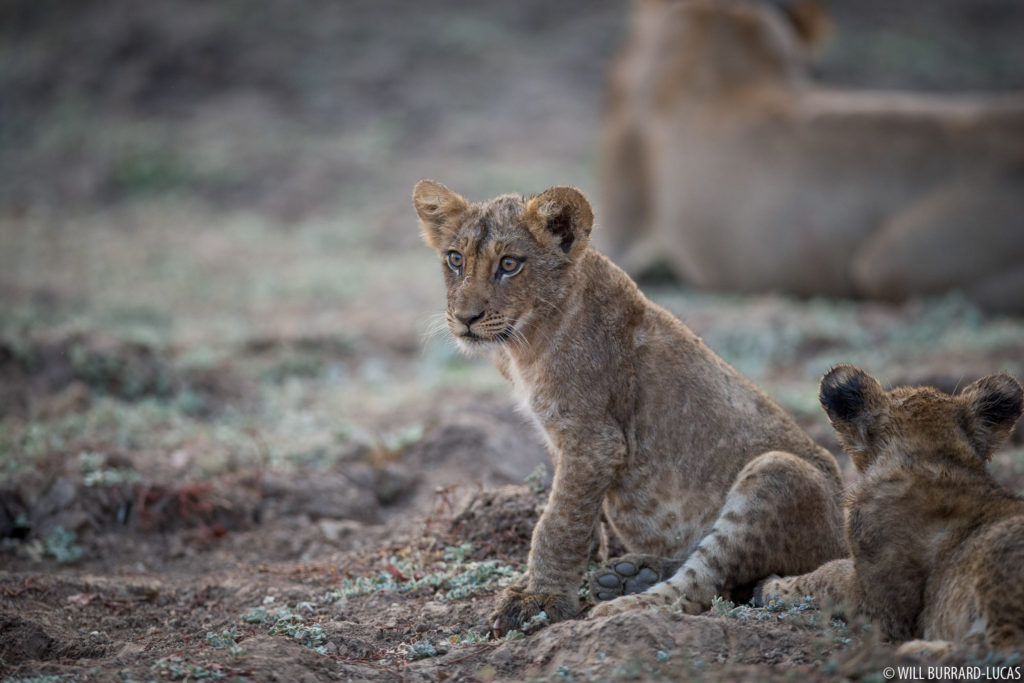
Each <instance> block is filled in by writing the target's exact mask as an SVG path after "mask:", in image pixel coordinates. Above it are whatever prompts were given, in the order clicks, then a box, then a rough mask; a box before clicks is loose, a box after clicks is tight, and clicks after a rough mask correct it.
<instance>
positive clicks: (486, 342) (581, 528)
mask: <svg viewBox="0 0 1024 683" xmlns="http://www.w3.org/2000/svg"><path fill="white" fill-rule="evenodd" d="M414 199H415V202H416V206H417V210H418V212H419V216H420V219H421V222H422V224H423V227H424V236H425V238H426V240H427V242H428V243H429V244H430V245H431V246H433V247H434V248H435V249H437V250H438V252H439V253H441V254H442V256H444V258H445V261H446V265H445V273H446V279H447V283H448V306H447V318H448V322H449V327H450V328H451V330H452V332H453V334H454V335H455V337H456V341H458V342H459V345H460V346H461V347H463V348H464V349H465V350H468V351H474V350H482V351H485V352H487V353H489V354H490V355H491V357H492V359H493V360H494V362H495V364H496V365H497V367H498V368H499V369H500V370H501V372H502V373H503V374H504V375H505V376H506V377H508V378H509V380H511V382H512V384H513V387H514V389H515V393H516V395H517V396H518V397H519V399H520V400H521V402H522V404H523V406H524V408H525V409H526V412H527V413H528V414H529V415H531V416H532V417H533V418H534V420H535V421H536V422H537V423H538V426H539V427H540V428H541V431H542V433H543V434H544V436H545V438H546V440H547V443H548V446H549V450H550V451H551V454H552V457H553V460H554V464H555V476H554V483H553V487H552V493H551V498H550V500H549V502H548V505H547V507H546V508H545V511H544V514H543V515H542V517H541V519H540V521H539V522H538V524H537V527H536V529H535V531H534V535H533V540H532V544H531V549H530V558H529V571H528V574H527V577H526V580H525V582H524V584H523V585H521V586H517V587H513V588H512V589H510V590H509V591H508V592H507V593H506V595H505V596H503V598H502V601H501V602H500V604H499V607H498V609H497V611H496V613H495V619H496V623H497V626H498V628H499V629H500V630H505V629H510V628H516V627H518V626H519V625H521V624H522V623H523V622H524V621H525V620H526V619H528V618H529V617H531V616H533V615H534V614H536V613H538V612H539V611H541V610H543V611H545V612H546V613H547V615H548V617H549V618H551V619H552V620H558V619H564V618H567V617H570V616H572V615H574V614H575V613H576V611H577V598H576V593H577V589H578V586H579V581H580V578H581V576H582V573H583V570H584V567H585V565H586V562H587V559H588V554H589V550H590V547H591V543H592V540H593V538H594V532H595V527H596V525H597V524H598V520H599V517H600V515H601V512H602V510H603V512H604V514H605V516H606V517H607V519H608V520H609V521H610V523H611V525H612V527H613V528H614V530H615V531H616V533H617V534H618V536H619V537H620V539H621V540H622V541H623V542H624V543H625V545H626V547H627V548H628V549H629V550H630V551H631V552H632V553H636V554H637V556H636V557H634V558H633V560H634V563H636V562H640V563H641V564H644V563H646V564H644V566H645V568H647V569H648V571H649V572H650V571H652V568H653V572H654V573H659V571H660V569H661V566H660V565H659V564H658V558H664V559H666V560H669V559H672V560H677V561H681V562H682V567H680V568H679V571H678V572H677V573H676V574H675V575H674V576H672V577H670V578H669V577H667V576H661V575H659V577H658V578H669V580H668V581H667V582H664V583H660V584H658V585H657V586H655V587H654V588H653V589H652V590H651V591H648V592H647V593H644V594H642V595H641V596H629V597H625V598H622V599H620V600H615V601H612V602H607V603H605V604H603V605H601V606H600V607H599V610H600V611H601V612H603V613H610V612H615V611H618V610H621V609H625V608H628V607H631V606H635V605H637V604H638V600H639V601H641V602H663V603H667V602H674V601H676V600H680V599H683V600H684V601H685V602H684V607H685V608H686V609H688V610H689V611H700V610H702V609H705V608H706V607H707V606H708V605H709V604H710V601H711V598H712V597H713V596H714V595H716V594H724V595H728V594H729V593H730V591H732V590H733V589H735V588H737V587H739V586H741V585H744V584H750V583H751V582H754V581H757V580H759V579H760V578H763V577H764V576H765V575H767V574H770V573H772V572H777V573H783V574H792V573H798V572H801V571H806V570H808V569H810V568H812V567H814V566H817V565H818V564H820V563H821V562H823V561H825V560H828V559H831V558H833V557H839V556H841V555H842V554H844V551H843V547H842V544H841V541H840V529H841V520H840V517H839V512H838V503H837V501H838V496H839V489H840V477H839V472H838V468H837V467H836V463H835V460H834V459H833V457H832V456H831V454H829V453H828V452H827V451H824V450H823V449H821V448H820V447H818V446H817V445H815V444H814V443H813V442H812V441H811V439H810V438H809V437H808V436H807V435H806V434H804V433H803V432H802V431H801V430H800V429H799V428H798V427H797V426H796V424H795V423H794V422H793V421H792V420H791V419H790V418H789V417H788V416H787V415H786V414H785V413H784V412H783V411H782V410H781V409H780V408H779V407H778V406H776V405H775V404H774V403H772V402H771V401H770V400H769V399H768V398H767V397H766V396H765V395H764V394H763V393H762V392H760V391H759V390H758V389H757V388H756V387H754V386H753V385H752V384H751V383H750V382H749V381H748V380H746V379H745V378H743V377H742V376H741V375H740V374H739V373H738V372H737V371H736V370H734V369H733V368H732V367H730V366H729V365H728V364H727V363H725V362H724V361H723V360H722V359H721V358H719V357H718V356H717V355H715V354H714V353H713V352H712V351H711V350H710V349H708V348H707V347H706V346H705V345H704V344H703V342H702V341H701V340H700V339H699V338H697V337H696V336H695V335H694V334H693V333H692V332H691V331H690V330H688V329H687V328H686V327H685V326H684V325H683V324H682V323H681V322H679V321H678V320H677V319H676V318H674V317H673V316H672V315H671V314H670V313H668V312H667V311H665V310H664V309H662V308H660V307H658V306H656V305H655V304H653V303H651V302H650V301H648V300H647V299H646V298H645V297H644V296H643V294H641V292H640V291H639V289H637V287H636V285H635V284H634V283H633V282H632V280H630V278H629V277H628V276H627V275H626V274H625V273H624V272H623V271H621V270H619V269H618V268H617V267H616V266H615V265H614V264H612V263H611V262H610V261H608V260H607V259H606V258H604V257H603V256H601V255H600V254H598V253H597V252H595V251H593V250H592V249H590V248H589V247H588V246H587V243H588V241H589V236H590V228H591V221H592V214H591V211H590V206H589V204H588V203H587V201H586V199H585V198H584V197H583V196H582V194H580V193H579V192H578V191H577V190H574V189H572V188H552V189H551V190H549V191H547V192H545V193H543V194H542V195H540V196H538V197H535V198H532V199H529V200H527V199H524V198H522V197H517V196H512V195H506V196H503V197H499V198H497V199H495V200H492V201H491V202H488V203H483V204H469V203H467V202H465V200H463V199H462V198H461V197H459V196H458V195H455V194H454V193H452V192H451V191H450V190H447V188H444V187H443V186H441V185H438V184H437V183H432V182H429V181H421V183H420V184H418V185H417V187H416V192H415V194H414ZM638 557H643V558H646V560H644V561H642V562H641V561H640V560H638V559H637V558H638ZM677 565H678V562H677ZM665 573H666V574H667V572H665ZM613 574H614V573H613V572H609V573H606V574H605V575H604V583H602V584H601V586H604V587H606V588H608V590H609V591H611V592H612V593H614V594H622V593H627V592H630V587H629V586H627V585H625V584H626V583H627V581H626V579H628V578H629V576H630V575H628V573H627V575H626V576H625V577H624V579H623V581H622V582H621V583H622V585H619V584H616V585H615V586H611V587H609V583H611V582H612V581H611V580H610V579H612V580H616V581H617V580H618V579H616V578H615V577H614V576H613ZM647 585H649V583H648V584H647ZM643 587H646V585H644V586H643ZM684 596H685V598H684ZM605 597H611V595H608V596H605Z"/></svg>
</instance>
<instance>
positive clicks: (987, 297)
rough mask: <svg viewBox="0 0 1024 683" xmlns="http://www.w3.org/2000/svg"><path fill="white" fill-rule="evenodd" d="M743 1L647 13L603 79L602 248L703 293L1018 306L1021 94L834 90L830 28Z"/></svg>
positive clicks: (647, 6)
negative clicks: (829, 79)
mask: <svg viewBox="0 0 1024 683" xmlns="http://www.w3.org/2000/svg"><path fill="white" fill-rule="evenodd" d="M814 6H815V5H814V3H813V0H805V1H804V2H802V3H800V5H799V6H798V7H795V8H791V10H792V11H791V13H790V15H789V16H787V15H786V14H785V13H784V12H782V11H780V10H778V9H776V8H774V7H772V6H770V5H769V3H756V2H746V1H743V0H676V1H668V0H662V1H658V0H647V1H646V2H640V3H637V10H636V15H635V22H634V27H633V30H632V34H631V36H630V38H629V40H628V41H627V43H626V45H625V46H624V48H623V50H622V52H621V53H620V55H619V57H618V59H617V60H616V61H615V63H614V65H613V67H612V70H611V74H610V79H609V86H608V104H607V114H606V117H605V124H604V133H603V135H604V139H603V143H602V144H603V152H602V158H603V178H602V205H603V208H604V211H605V214H604V215H605V224H606V226H607V232H606V233H605V235H604V237H605V238H606V239H605V241H604V243H603V244H601V245H600V246H601V248H602V250H603V251H604V252H605V253H607V254H608V255H609V256H610V257H611V258H612V259H613V260H615V261H616V263H619V264H620V265H622V266H623V267H624V268H625V269H626V270H627V272H630V273H632V274H634V275H635V274H637V273H642V272H644V271H646V270H647V269H650V268H652V267H654V266H655V265H656V264H659V263H662V264H664V265H667V266H669V267H670V268H671V270H673V271H674V272H675V274H676V275H677V276H679V277H681V278H683V279H684V280H686V281H688V282H690V283H692V284H694V285H697V286H700V287H708V288H719V289H730V290H740V291H754V292H763V291H766V290H779V291H786V292H792V293H796V294H800V295H830V296H854V295H860V296H868V297H876V298H883V299H902V298H904V297H908V296H912V295H922V294H933V293H940V292H945V291H947V290H950V289H961V290H963V291H964V292H966V293H967V294H968V295H970V296H972V297H973V298H975V299H976V300H977V301H979V302H980V303H982V304H983V305H985V306H988V307H990V308H993V309H1000V310H1008V311H1024V232H1022V229H1021V223H1020V216H1021V215H1022V214H1024V192H1022V191H1021V188H1022V187H1024V94H1013V95H1004V96H996V95H992V96H982V95H969V94H961V95H924V94H915V93H899V92H893V93H882V92H867V91H852V90H847V91H839V90H827V89H825V88H822V87H820V86H816V85H815V84H814V83H812V82H810V80H809V79H808V77H807V62H808V55H809V53H810V52H811V49H810V48H811V47H813V45H814V44H816V43H817V42H820V39H821V35H822V33H823V32H825V31H826V29H827V25H828V24H827V19H826V18H825V17H823V12H822V11H821V10H820V9H819V11H817V12H816V11H814Z"/></svg>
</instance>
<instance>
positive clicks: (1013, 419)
mask: <svg viewBox="0 0 1024 683" xmlns="http://www.w3.org/2000/svg"><path fill="white" fill-rule="evenodd" d="M960 398H961V400H963V401H964V402H965V403H966V405H967V408H968V410H969V411H970V413H971V415H972V416H973V420H972V424H970V425H969V428H968V434H969V437H970V440H971V445H972V446H973V447H974V450H975V452H976V453H977V454H978V456H979V457H980V458H982V459H983V460H988V459H989V458H990V457H991V456H992V453H993V452H994V451H995V450H996V449H997V448H999V446H1000V445H1002V443H1003V441H1005V440H1006V437H1008V436H1009V435H1010V432H1012V431H1013V427H1014V425H1016V424H1017V420H1018V419H1020V416H1021V413H1022V412H1024V389H1021V386H1020V383H1019V382H1017V380H1015V379H1014V378H1013V377H1010V376H1009V375H1007V374H1006V373H1000V374H998V375H991V376H989V377H984V378H982V379H979V380H978V381H977V382H975V383H973V384H970V385H968V386H967V387H965V388H964V390H963V391H962V392H960Z"/></svg>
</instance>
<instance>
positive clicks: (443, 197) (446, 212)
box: [412, 180, 469, 251]
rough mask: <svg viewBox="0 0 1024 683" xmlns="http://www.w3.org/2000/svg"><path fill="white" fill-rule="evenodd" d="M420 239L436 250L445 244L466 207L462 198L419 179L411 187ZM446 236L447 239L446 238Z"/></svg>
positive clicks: (445, 188) (432, 182)
mask: <svg viewBox="0 0 1024 683" xmlns="http://www.w3.org/2000/svg"><path fill="white" fill-rule="evenodd" d="M412 203H413V204H414V205H415V206H416V215H418V216H419V217H420V227H421V234H422V235H423V241H424V242H426V243H427V244H429V245H430V246H432V247H433V248H434V249H437V250H438V251H440V250H442V249H444V248H445V246H447V244H448V241H449V239H450V238H451V236H452V235H453V234H454V233H455V230H456V229H457V227H458V219H459V217H460V216H462V214H463V213H465V211H466V209H467V208H469V204H467V203H466V200H465V199H463V198H462V197H460V196H459V195H457V194H456V193H454V192H452V191H451V190H449V189H448V188H447V187H445V186H444V185H442V184H441V183H435V182H434V181H433V180H421V181H419V182H418V183H416V187H414V188H413V190H412ZM446 238H447V239H446Z"/></svg>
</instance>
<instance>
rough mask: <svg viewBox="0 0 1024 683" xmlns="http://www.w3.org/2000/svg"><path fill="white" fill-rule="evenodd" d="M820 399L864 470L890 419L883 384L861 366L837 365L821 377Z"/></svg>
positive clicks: (853, 456) (855, 461)
mask: <svg viewBox="0 0 1024 683" xmlns="http://www.w3.org/2000/svg"><path fill="white" fill-rule="evenodd" d="M818 400H819V401H821V405H822V407H823V408H824V409H825V412H826V413H827V414H828V419H829V421H830V422H831V423H832V427H834V428H835V430H836V433H837V434H838V435H839V440H840V441H841V442H842V444H843V446H844V447H845V448H846V450H847V452H848V453H849V454H850V458H851V459H852V460H853V464H854V465H855V466H856V467H857V469H858V470H861V471H863V470H864V468H865V467H867V466H868V465H870V464H871V461H872V460H873V459H874V456H875V453H874V452H873V448H874V446H875V441H876V438H877V436H878V434H879V432H880V430H881V429H882V428H884V427H885V424H886V422H887V419H888V411H887V405H888V403H887V397H886V395H885V391H884V390H883V389H882V385H881V384H879V383H878V380H876V379H875V378H874V377H872V376H871V375H869V374H868V373H866V372H864V371H863V370H861V369H860V368H856V367H854V366H852V365H837V366H836V367H834V368H832V369H831V370H829V371H828V372H827V373H825V376H824V377H822V378H821V386H820V388H819V390H818Z"/></svg>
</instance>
